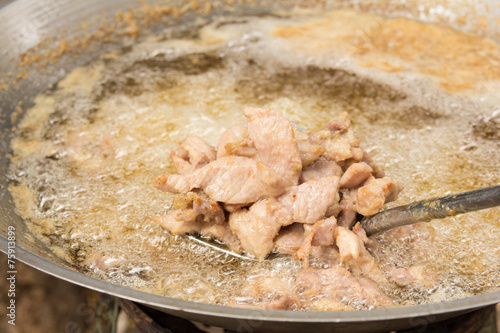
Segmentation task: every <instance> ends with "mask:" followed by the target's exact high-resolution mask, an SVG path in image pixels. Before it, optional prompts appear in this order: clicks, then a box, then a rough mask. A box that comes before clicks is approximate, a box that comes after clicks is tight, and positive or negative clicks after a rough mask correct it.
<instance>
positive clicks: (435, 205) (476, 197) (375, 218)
mask: <svg viewBox="0 0 500 333" xmlns="http://www.w3.org/2000/svg"><path fill="white" fill-rule="evenodd" d="M495 206H500V185H496V186H491V187H486V188H482V189H479V190H473V191H468V192H463V193H459V194H452V195H448V196H445V197H441V198H436V199H431V200H424V201H419V202H415V203H412V204H409V205H404V206H399V207H394V208H391V209H387V210H384V211H382V212H380V213H377V214H375V215H372V216H367V217H365V218H363V219H362V220H361V222H360V223H361V226H362V227H363V229H364V230H365V232H366V234H367V235H368V236H371V235H373V234H376V233H379V232H382V231H386V230H389V229H392V228H396V227H401V226H403V225H408V224H413V223H418V222H429V221H431V220H434V219H442V218H444V217H448V216H455V215H458V214H463V213H468V212H474V211H477V210H481V209H486V208H492V207H495Z"/></svg>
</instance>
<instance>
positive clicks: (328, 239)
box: [297, 216, 337, 268]
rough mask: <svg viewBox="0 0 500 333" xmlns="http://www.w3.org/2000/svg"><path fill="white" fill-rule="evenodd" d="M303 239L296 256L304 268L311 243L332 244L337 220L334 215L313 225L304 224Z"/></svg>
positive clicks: (318, 244)
mask: <svg viewBox="0 0 500 333" xmlns="http://www.w3.org/2000/svg"><path fill="white" fill-rule="evenodd" d="M304 231H305V233H304V241H303V242H302V244H301V245H300V248H299V249H298V251H297V258H298V259H299V260H301V261H302V264H303V266H304V268H307V267H309V255H310V253H311V250H312V246H313V245H317V246H329V245H333V243H334V242H335V238H336V236H337V220H335V217H333V216H332V217H330V218H328V219H324V220H321V221H319V222H316V223H315V224H314V225H307V224H305V225H304Z"/></svg>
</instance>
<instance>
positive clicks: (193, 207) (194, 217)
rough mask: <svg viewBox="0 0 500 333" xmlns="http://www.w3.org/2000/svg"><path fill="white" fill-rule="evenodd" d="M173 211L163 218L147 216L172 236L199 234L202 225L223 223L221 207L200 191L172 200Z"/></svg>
mask: <svg viewBox="0 0 500 333" xmlns="http://www.w3.org/2000/svg"><path fill="white" fill-rule="evenodd" d="M172 208H173V211H171V212H170V213H168V214H167V215H165V216H147V217H146V218H147V219H150V220H152V221H155V222H156V223H158V224H160V225H161V226H162V227H163V228H165V229H167V230H168V231H170V232H171V233H172V234H174V235H179V234H185V233H193V232H200V231H201V229H202V223H203V222H205V223H214V224H222V223H224V220H225V216H224V211H223V210H222V207H221V206H220V205H219V204H218V203H217V202H216V201H213V200H210V199H209V198H208V197H207V196H206V194H205V193H203V192H202V191H200V190H195V191H193V192H188V193H186V194H183V195H179V196H177V197H176V198H175V199H174V202H173V207H172Z"/></svg>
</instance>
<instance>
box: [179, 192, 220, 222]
mask: <svg viewBox="0 0 500 333" xmlns="http://www.w3.org/2000/svg"><path fill="white" fill-rule="evenodd" d="M179 201H184V203H183V206H184V207H179ZM173 208H181V209H182V208H191V209H192V210H193V211H194V212H195V213H196V214H197V215H198V217H199V216H200V215H201V217H202V219H203V222H210V223H217V224H222V223H224V221H225V220H226V217H225V215H224V211H223V210H222V207H221V206H220V205H219V203H218V202H217V201H214V200H212V199H210V198H209V197H208V196H207V195H206V194H205V193H204V192H203V191H201V190H199V189H195V190H193V191H192V192H188V193H186V195H184V196H183V195H181V196H178V197H177V198H176V199H175V200H174V207H173Z"/></svg>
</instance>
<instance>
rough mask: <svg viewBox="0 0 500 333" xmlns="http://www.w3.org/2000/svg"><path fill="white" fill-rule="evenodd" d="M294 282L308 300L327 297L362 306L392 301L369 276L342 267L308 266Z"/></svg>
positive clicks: (378, 305)
mask: <svg viewBox="0 0 500 333" xmlns="http://www.w3.org/2000/svg"><path fill="white" fill-rule="evenodd" d="M297 285H298V287H299V288H301V289H302V292H303V293H304V296H305V297H307V298H308V299H314V298H324V297H328V298H329V299H332V300H334V301H337V302H341V303H343V304H345V303H351V302H352V303H355V304H359V305H361V306H362V307H368V308H372V307H374V308H379V307H388V306H390V305H391V304H392V300H391V299H390V298H389V297H388V296H386V295H385V294H384V293H383V292H382V290H380V288H379V287H378V286H377V284H376V283H375V282H373V281H371V280H369V279H365V278H359V277H355V276H353V275H352V274H351V273H349V272H348V271H347V270H346V269H345V268H342V267H340V266H333V267H331V268H326V269H319V268H307V269H303V270H302V271H301V272H300V273H299V274H298V276H297Z"/></svg>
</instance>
